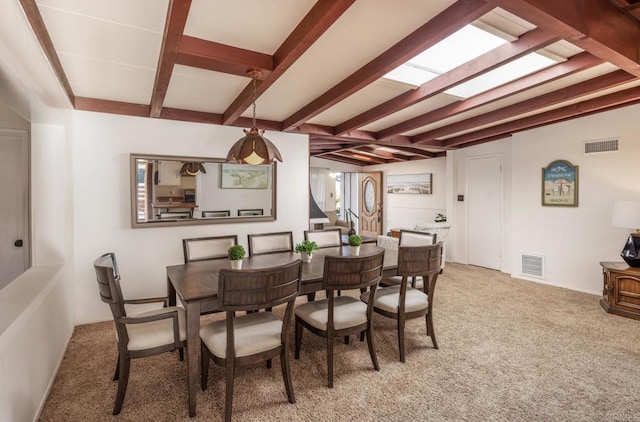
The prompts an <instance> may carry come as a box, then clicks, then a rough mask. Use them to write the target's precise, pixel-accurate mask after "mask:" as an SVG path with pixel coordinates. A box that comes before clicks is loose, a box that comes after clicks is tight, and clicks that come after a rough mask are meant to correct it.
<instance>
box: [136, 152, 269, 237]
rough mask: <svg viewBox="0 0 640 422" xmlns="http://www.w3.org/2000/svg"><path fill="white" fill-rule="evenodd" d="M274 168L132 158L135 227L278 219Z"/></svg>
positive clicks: (159, 157) (198, 160) (193, 159)
mask: <svg viewBox="0 0 640 422" xmlns="http://www.w3.org/2000/svg"><path fill="white" fill-rule="evenodd" d="M275 166H276V165H275V164H267V165H259V166H251V165H242V164H228V163H225V162H224V159H221V158H201V157H175V156H162V155H142V154H131V204H132V210H131V226H132V227H156V226H165V225H185V224H214V223H234V222H249V221H271V220H275V218H276V213H275V208H276V207H275V204H276V192H275V186H276V183H275V180H276V179H275V177H276V167H275Z"/></svg>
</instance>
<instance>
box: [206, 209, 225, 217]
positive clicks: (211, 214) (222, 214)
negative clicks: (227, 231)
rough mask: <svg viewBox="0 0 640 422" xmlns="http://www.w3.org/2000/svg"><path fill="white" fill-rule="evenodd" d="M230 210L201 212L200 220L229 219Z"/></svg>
mask: <svg viewBox="0 0 640 422" xmlns="http://www.w3.org/2000/svg"><path fill="white" fill-rule="evenodd" d="M230 216H231V210H223V211H202V218H210V217H230Z"/></svg>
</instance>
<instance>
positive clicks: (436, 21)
mask: <svg viewBox="0 0 640 422" xmlns="http://www.w3.org/2000/svg"><path fill="white" fill-rule="evenodd" d="M491 9H493V6H489V5H488V4H487V3H485V1H484V0H459V1H457V2H455V3H454V4H453V5H451V6H450V7H449V8H447V9H446V10H445V11H443V12H442V13H440V14H439V15H438V16H436V17H434V18H433V19H431V20H430V21H429V22H427V23H425V24H424V25H422V26H421V27H420V28H418V29H417V30H415V31H414V32H412V33H411V34H409V35H408V36H407V37H405V38H404V39H403V40H402V41H400V42H398V43H397V44H395V45H394V46H393V47H391V48H390V49H388V50H387V51H385V52H384V53H382V54H381V55H379V56H378V57H376V58H375V59H373V60H371V61H370V62H369V63H367V64H365V65H364V66H363V67H361V68H360V69H358V70H357V71H356V72H354V73H352V74H351V75H349V76H348V77H347V78H346V79H344V80H342V82H340V83H338V84H337V85H335V86H334V87H332V88H330V89H329V90H328V91H326V92H325V93H324V94H322V95H321V96H319V97H318V98H316V99H314V100H313V101H311V102H310V103H309V104H307V105H305V106H304V107H303V108H301V109H300V110H298V111H296V112H295V113H293V114H292V115H291V116H289V117H288V118H286V119H285V120H284V122H283V125H282V127H283V129H284V130H289V129H291V128H292V127H294V126H298V125H300V124H302V123H304V122H305V121H307V120H309V119H311V118H312V117H314V116H317V115H318V114H320V113H322V112H323V111H325V110H327V109H328V108H329V107H331V106H333V105H335V104H337V103H339V102H340V101H342V100H344V99H345V98H347V97H348V96H350V95H352V94H354V93H355V92H357V91H359V90H361V89H362V88H364V87H366V86H367V85H369V84H370V83H372V82H374V81H376V80H378V79H379V78H381V77H382V76H383V75H385V74H386V73H387V72H389V71H391V70H393V69H395V68H396V67H398V66H399V65H401V64H403V63H405V62H406V61H407V60H409V59H411V58H413V57H415V56H416V55H417V54H419V53H421V52H423V51H424V50H426V49H427V48H429V47H431V46H433V45H434V44H436V43H437V42H439V41H440V40H442V39H443V38H445V37H447V36H449V35H451V34H453V33H454V32H456V31H457V30H458V29H460V28H462V27H463V26H465V25H467V24H469V23H471V22H473V21H474V20H476V19H478V18H479V17H480V16H482V15H484V14H485V13H487V12H488V11H490V10H491Z"/></svg>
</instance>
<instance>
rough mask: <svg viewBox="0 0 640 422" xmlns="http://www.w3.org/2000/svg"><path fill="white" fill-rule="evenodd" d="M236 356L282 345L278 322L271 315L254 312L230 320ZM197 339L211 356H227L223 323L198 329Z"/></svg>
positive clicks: (222, 321) (280, 325) (276, 318)
mask: <svg viewBox="0 0 640 422" xmlns="http://www.w3.org/2000/svg"><path fill="white" fill-rule="evenodd" d="M233 330H234V333H235V338H234V343H235V348H236V357H242V356H249V355H254V354H256V353H261V352H264V351H266V350H271V349H275V348H276V347H278V346H280V345H281V344H282V341H281V338H280V334H281V332H282V320H280V318H278V317H277V316H275V315H274V314H273V313H272V312H254V313H251V314H248V315H243V316H239V317H236V318H234V320H233ZM200 338H201V339H202V341H203V342H204V344H206V346H207V348H208V349H209V350H210V351H211V353H213V355H214V356H217V357H219V358H225V357H226V355H227V321H226V320H221V321H215V322H212V323H210V324H207V325H204V326H202V327H201V328H200Z"/></svg>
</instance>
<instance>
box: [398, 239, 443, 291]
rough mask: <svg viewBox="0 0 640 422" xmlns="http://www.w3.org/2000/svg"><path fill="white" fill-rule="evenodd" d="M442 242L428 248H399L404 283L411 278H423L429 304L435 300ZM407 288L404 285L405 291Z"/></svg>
mask: <svg viewBox="0 0 640 422" xmlns="http://www.w3.org/2000/svg"><path fill="white" fill-rule="evenodd" d="M441 255H442V242H440V243H436V244H435V245H427V246H400V247H399V248H398V272H397V274H398V275H399V276H402V278H403V283H404V280H407V279H408V278H409V277H417V276H422V278H423V280H424V285H423V288H424V292H425V293H427V294H428V296H429V303H431V301H432V300H433V290H434V289H435V285H436V280H437V279H438V274H440V269H441V266H440V258H441ZM405 288H406V287H405V286H404V285H403V289H405Z"/></svg>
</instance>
